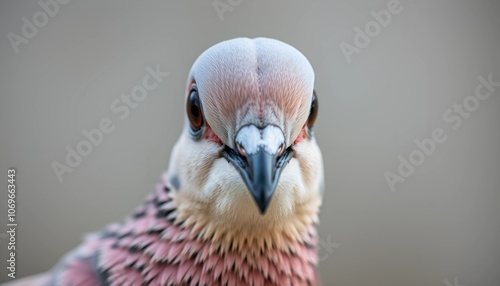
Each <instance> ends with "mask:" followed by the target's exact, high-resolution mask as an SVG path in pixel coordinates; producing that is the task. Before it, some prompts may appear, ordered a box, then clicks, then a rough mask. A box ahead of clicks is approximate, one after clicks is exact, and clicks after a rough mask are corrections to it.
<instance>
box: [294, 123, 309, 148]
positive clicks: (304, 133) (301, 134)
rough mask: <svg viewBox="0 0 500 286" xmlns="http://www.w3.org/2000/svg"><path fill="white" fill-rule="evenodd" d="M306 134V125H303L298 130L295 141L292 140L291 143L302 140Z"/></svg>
mask: <svg viewBox="0 0 500 286" xmlns="http://www.w3.org/2000/svg"><path fill="white" fill-rule="evenodd" d="M306 136H307V131H306V126H305V125H304V127H302V130H300V133H299V135H298V136H297V138H296V139H295V141H293V144H297V143H299V142H301V141H302V140H304V138H306Z"/></svg>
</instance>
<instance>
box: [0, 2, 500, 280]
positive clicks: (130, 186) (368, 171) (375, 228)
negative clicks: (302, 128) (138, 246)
mask: <svg viewBox="0 0 500 286" xmlns="http://www.w3.org/2000/svg"><path fill="white" fill-rule="evenodd" d="M42 2H44V3H46V2H49V0H42ZM61 2H62V0H61ZM220 3H223V4H220ZM215 4H216V5H218V6H220V7H225V8H226V9H227V11H225V12H221V15H218V13H217V11H216V9H215V8H214V2H213V1H212V0H209V1H194V0H191V1H75V0H73V1H71V2H69V3H67V4H64V5H63V4H58V5H59V6H58V11H57V12H55V13H52V14H53V17H52V16H50V15H49V16H47V18H46V19H44V17H43V15H42V14H43V13H45V15H47V13H48V12H43V11H44V10H43V8H42V7H41V6H40V4H39V3H38V1H16V0H11V1H1V2H0V37H1V40H0V170H1V172H0V186H1V189H2V194H1V203H0V214H1V216H0V218H1V219H0V223H1V225H2V227H1V228H0V240H2V241H1V242H0V257H1V260H2V261H5V260H6V258H7V249H6V248H7V241H6V238H5V236H2V235H1V233H3V234H4V233H5V231H6V229H4V227H3V225H5V224H6V213H7V203H6V201H7V195H6V193H7V192H6V191H7V187H6V186H7V169H8V168H9V167H15V168H17V184H18V185H17V188H18V208H17V211H18V222H19V227H18V233H17V239H18V252H17V260H18V265H17V266H18V268H17V271H18V273H17V276H18V277H22V276H26V275H30V274H34V273H37V272H42V271H46V270H48V269H49V268H50V267H52V265H53V264H54V263H56V261H57V260H58V259H59V258H60V256H61V255H63V254H64V253H66V252H67V251H69V250H71V249H72V248H74V247H75V246H76V245H78V243H79V242H80V240H81V237H82V235H83V234H84V233H86V232H90V231H94V230H98V229H99V228H101V227H102V226H103V225H105V224H107V223H108V222H112V221H115V220H119V219H121V218H123V217H124V216H125V215H126V214H128V213H130V212H131V211H132V210H133V209H134V207H135V206H136V205H138V204H139V203H141V202H142V200H143V198H144V196H145V195H146V194H147V193H148V192H150V191H151V190H152V189H153V186H154V185H155V183H156V182H157V181H158V178H159V176H160V174H161V172H162V171H164V170H165V169H166V166H167V163H168V160H169V155H170V151H171V148H172V146H173V144H174V143H175V141H176V139H177V137H178V135H179V133H180V130H181V127H182V126H181V125H182V122H183V114H182V112H183V111H184V100H183V96H184V94H183V90H184V85H185V81H186V76H187V73H188V70H189V68H190V67H191V64H192V63H193V61H194V60H195V59H196V57H197V56H198V55H199V54H200V53H201V52H202V51H204V50H205V49H206V48H208V47H209V46H211V45H213V44H215V43H217V42H219V41H222V40H225V39H229V38H233V37H238V36H246V37H257V36H265V37H272V38H277V39H280V40H282V41H285V42H287V43H289V44H291V45H293V46H295V47H296V48H297V49H299V50H300V51H302V52H303V53H304V54H305V55H306V57H308V59H309V60H310V61H311V63H312V65H313V67H314V68H315V72H316V90H317V92H318V94H319V102H320V115H319V119H318V122H317V126H316V136H317V138H318V141H319V144H320V146H321V148H322V151H323V154H324V160H325V172H326V192H325V195H324V204H323V207H322V211H321V225H320V226H319V232H320V235H321V240H322V247H321V249H320V255H321V257H322V260H323V261H322V262H321V267H320V270H321V276H322V280H323V282H324V285H340V286H359V285H374V286H377V285H380V286H392V285H394V286H401V285H405V286H422V285H426V286H429V285H441V286H443V285H445V286H449V285H463V286H498V285H500V87H496V90H494V88H495V87H494V86H493V87H492V86H490V87H489V88H491V89H492V90H493V91H491V92H490V90H489V89H488V88H487V87H483V88H482V89H480V92H481V93H482V94H485V93H487V92H490V94H491V96H490V97H489V98H488V99H485V100H477V99H476V100H474V99H473V98H471V97H474V94H475V90H476V86H478V84H481V82H480V81H479V80H478V76H482V77H484V78H486V79H487V78H488V75H490V74H491V75H492V80H493V81H497V82H499V81H500V17H499V16H498V15H499V14H500V3H499V2H498V1H494V0H491V1H465V0H442V1H431V0H427V1H424V0H421V1H411V0H401V2H400V4H399V5H397V3H396V2H394V0H376V1H374V0H363V1H361V0H358V1H347V0H345V1H284V0H283V1H250V0H240V1H238V0H231V1H229V2H227V1H226V0H220V1H219V0H217V1H215ZM224 5H226V6H224ZM388 5H389V7H391V9H392V10H393V11H394V12H396V13H392V12H390V13H391V20H390V23H384V26H386V27H383V26H382V25H380V24H378V27H379V28H380V29H379V30H378V29H377V24H373V23H371V21H374V16H373V15H372V14H371V13H370V11H372V10H374V11H376V12H378V11H380V10H382V9H384V10H388V9H389V8H388ZM48 9H52V10H50V11H52V12H54V9H55V8H54V7H52V8H48ZM221 9H222V8H221ZM39 11H42V12H39ZM37 13H38V14H37ZM382 14H383V13H382ZM382 14H380V15H382ZM384 15H386V14H384ZM33 16H37V17H38V18H37V20H35V21H38V22H37V23H38V24H39V25H40V26H41V27H39V28H37V30H38V31H37V33H36V34H35V35H33V34H34V33H33V31H28V29H27V28H25V30H26V31H24V32H25V34H27V35H28V36H30V37H31V38H28V37H24V36H23V25H25V23H24V22H23V17H25V18H26V19H27V20H28V21H30V22H31V23H33ZM380 17H382V16H380ZM45 20H46V21H45ZM44 21H45V22H44ZM385 21H388V20H387V18H385ZM366 26H368V29H371V30H369V31H368V33H370V34H371V35H373V37H371V36H368V37H369V43H367V41H366V38H365V39H362V38H359V37H358V39H357V40H358V41H361V43H358V45H357V46H356V43H355V36H356V34H357V33H358V32H356V31H357V29H356V27H358V28H360V29H361V30H362V31H365V27H366ZM29 32H32V33H31V34H30V33H29ZM9 33H14V34H16V35H18V36H19V37H23V38H24V41H23V40H20V39H19V38H16V39H17V41H18V42H16V41H15V42H16V43H17V44H16V45H13V44H12V43H11V38H12V37H13V36H12V35H13V34H9ZM9 35H10V36H9ZM363 40H364V42H363ZM19 41H22V42H19ZM342 43H344V44H342ZM346 45H350V51H351V52H353V51H354V50H356V53H353V54H352V55H351V56H350V63H348V58H349V57H346V56H345V53H344V52H343V51H342V49H341V46H343V47H344V48H345V47H346ZM16 47H17V48H16ZM16 49H18V51H17V53H16ZM157 65H159V67H160V70H162V71H164V72H168V73H169V76H168V77H167V78H166V79H165V80H164V81H163V82H162V83H160V84H159V85H158V87H157V88H155V89H154V90H152V91H151V92H150V93H149V94H148V96H147V98H146V99H145V100H144V101H142V102H140V103H138V106H137V107H136V108H135V109H131V110H130V114H129V115H128V116H127V117H126V118H125V119H123V120H121V119H120V118H119V117H118V116H119V115H120V114H121V113H118V114H117V113H114V112H113V111H112V110H111V104H112V102H113V101H115V100H116V99H120V96H121V94H123V93H127V94H130V91H131V89H133V88H134V87H135V86H137V85H141V83H142V79H143V77H144V76H145V75H146V74H147V71H146V67H148V66H150V67H152V68H155V67H156V66H157ZM468 97H469V98H468ZM467 98H468V99H467ZM464 100H466V103H467V104H468V106H469V108H470V109H473V111H470V112H469V111H464V112H463V114H467V115H457V114H459V113H456V112H455V111H451V112H452V113H448V114H447V115H448V121H450V122H446V121H445V120H444V119H443V114H445V113H447V110H448V109H453V108H454V107H453V106H454V104H463V103H464ZM476 102H478V106H475V103H476ZM476 108H477V109H476ZM452 116H455V117H452ZM456 116H459V117H460V120H461V121H462V122H461V124H460V126H459V127H458V128H456V130H455V129H453V128H452V127H457V125H458V123H457V122H458V120H459V119H457V118H456ZM465 117H467V118H465ZM103 118H109V119H110V120H112V122H113V123H114V125H115V130H114V131H113V132H111V133H110V134H105V136H104V139H103V141H102V143H101V144H100V145H99V146H96V147H94V148H93V150H92V152H91V153H90V155H88V156H87V157H84V158H83V160H82V162H81V164H79V165H78V166H77V167H75V168H74V170H73V171H72V172H71V173H65V174H64V175H63V181H62V182H59V181H58V179H57V177H56V175H55V173H54V171H53V169H52V166H51V164H52V162H54V161H57V162H60V163H64V162H65V156H66V150H65V148H66V146H71V148H76V146H77V144H78V143H79V142H80V141H82V139H84V138H85V137H84V136H83V135H82V130H84V129H86V130H90V129H93V128H97V127H98V125H99V122H100V121H101V120H102V119H103ZM435 128H441V129H442V130H443V132H444V133H445V136H446V137H447V140H446V141H445V142H444V143H441V144H436V147H435V150H434V152H433V153H432V154H430V155H429V156H426V157H425V161H424V162H423V163H422V164H421V165H420V166H417V167H415V169H414V171H413V173H412V174H411V175H409V176H408V177H407V178H403V177H401V178H400V179H404V182H397V183H396V184H395V186H394V187H395V191H391V188H390V186H389V184H388V182H387V181H386V178H385V177H384V174H385V173H386V172H392V173H393V174H394V175H398V176H399V174H398V165H399V164H400V159H398V157H399V156H400V155H401V156H403V157H404V158H406V159H405V160H409V157H410V154H412V152H413V151H414V150H418V147H417V146H416V145H415V143H414V141H415V140H416V139H418V140H424V139H425V138H431V136H432V135H431V134H432V132H433V130H434V129H435ZM413 153H414V158H413V159H414V161H415V160H417V161H418V160H421V158H419V157H418V152H417V153H415V152H413ZM415 156H417V157H415ZM417 161H415V162H417ZM418 163H419V164H420V163H421V162H418ZM4 258H5V259H4ZM0 265H4V266H5V262H2V263H0ZM4 266H2V270H1V271H0V273H1V276H0V281H7V280H8V279H9V278H8V277H7V276H6V269H5V267H4Z"/></svg>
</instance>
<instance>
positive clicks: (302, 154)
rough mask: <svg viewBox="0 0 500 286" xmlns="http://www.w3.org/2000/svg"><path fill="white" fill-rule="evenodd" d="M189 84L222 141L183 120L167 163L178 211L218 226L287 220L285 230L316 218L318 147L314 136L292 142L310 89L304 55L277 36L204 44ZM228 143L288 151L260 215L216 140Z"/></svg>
mask: <svg viewBox="0 0 500 286" xmlns="http://www.w3.org/2000/svg"><path fill="white" fill-rule="evenodd" d="M192 84H196V86H197V89H198V92H199V96H200V100H201V103H202V107H203V114H204V116H205V120H206V122H207V123H208V125H209V126H210V128H211V129H212V130H213V132H214V133H215V134H216V136H217V137H219V138H220V139H221V141H222V145H220V144H217V143H214V142H211V141H209V140H207V139H205V138H202V139H201V140H193V138H191V135H190V132H189V131H188V129H189V124H186V126H185V130H184V132H183V133H182V135H181V138H180V139H179V141H178V142H177V144H176V146H175V147H174V150H173V152H172V156H171V160H170V164H169V168H168V173H169V175H170V176H171V177H173V176H175V177H176V180H177V181H178V190H177V192H174V194H175V200H176V202H177V204H178V207H179V211H181V212H184V213H185V215H186V216H196V217H199V219H200V220H201V218H202V217H203V218H205V217H206V219H207V220H208V221H212V222H213V223H217V225H218V227H219V228H220V231H223V230H225V229H231V228H233V229H240V230H241V229H242V228H243V227H250V228H251V227H254V228H255V227H258V228H260V229H261V230H262V231H264V230H265V229H273V228H275V229H281V228H283V225H285V226H287V227H288V226H290V227H291V228H290V232H291V233H289V234H288V235H294V233H296V231H298V229H299V228H304V227H305V226H304V225H305V224H307V223H308V222H309V223H312V222H313V221H315V220H317V212H318V208H319V205H320V203H321V193H320V188H321V186H322V181H323V163H322V158H321V152H320V150H319V147H318V145H317V144H316V141H315V140H314V138H305V139H303V140H301V141H300V143H296V144H294V141H295V139H296V138H297V136H298V135H299V133H300V134H302V133H301V132H303V131H304V128H305V127H304V126H305V123H306V120H307V118H308V115H309V111H310V106H311V99H312V93H313V86H314V72H313V70H312V67H311V65H310V64H309V62H308V61H307V59H306V58H305V57H304V56H303V55H302V54H301V53H300V52H299V51H297V50H296V49H295V48H293V47H291V46H289V45H287V44H285V43H282V42H279V41H277V40H272V39H265V38H258V39H246V38H238V39H234V40H229V41H225V42H222V43H219V44H217V45H215V46H213V47H211V48H209V49H208V50H207V51H205V52H204V53H203V54H202V55H201V56H200V57H199V58H198V59H197V60H196V62H195V63H194V65H193V67H192V69H191V72H190V75H189V78H188V85H187V91H189V89H190V88H191V85H192ZM235 143H239V144H240V145H242V146H243V147H244V148H245V152H247V153H248V154H253V153H255V152H257V150H258V149H259V148H265V150H266V151H267V152H268V153H270V154H276V152H278V149H279V148H280V147H281V146H282V145H284V147H285V148H288V147H289V146H291V148H292V150H293V151H294V157H293V158H292V159H291V160H290V162H289V163H288V164H287V165H286V167H285V168H284V169H283V172H282V175H281V178H280V180H279V182H278V185H277V188H276V192H275V194H274V196H273V198H272V200H271V203H270V205H269V207H268V210H267V212H266V215H261V214H260V213H259V212H258V209H257V207H256V205H255V203H254V201H253V199H252V197H251V196H250V194H249V192H248V190H247V188H246V186H245V183H244V182H243V180H242V178H241V176H240V175H239V174H238V172H237V170H236V169H235V167H234V166H233V165H232V164H230V163H228V161H227V160H226V159H225V158H223V157H221V151H222V149H223V148H224V145H227V146H228V147H230V148H233V149H235V148H236V146H235ZM203 220H204V219H203ZM242 223H244V224H245V225H244V226H242V225H241V224H242ZM295 228H296V229H295ZM293 229H295V230H293ZM251 231H253V230H252V229H250V232H251Z"/></svg>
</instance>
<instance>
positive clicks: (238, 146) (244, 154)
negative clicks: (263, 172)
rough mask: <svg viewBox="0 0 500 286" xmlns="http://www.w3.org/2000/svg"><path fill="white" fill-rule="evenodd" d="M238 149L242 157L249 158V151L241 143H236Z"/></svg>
mask: <svg viewBox="0 0 500 286" xmlns="http://www.w3.org/2000/svg"><path fill="white" fill-rule="evenodd" d="M236 148H238V152H240V155H241V156H244V157H246V156H247V151H246V150H245V148H244V147H243V146H241V145H240V144H239V143H236Z"/></svg>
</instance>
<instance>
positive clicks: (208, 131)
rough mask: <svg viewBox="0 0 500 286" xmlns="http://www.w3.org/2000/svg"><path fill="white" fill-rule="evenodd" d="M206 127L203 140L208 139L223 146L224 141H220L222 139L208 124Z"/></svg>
mask: <svg viewBox="0 0 500 286" xmlns="http://www.w3.org/2000/svg"><path fill="white" fill-rule="evenodd" d="M206 125H207V126H206V127H205V134H204V135H203V138H205V139H207V140H208V141H210V142H214V143H216V144H219V145H222V140H220V138H219V137H217V135H216V134H215V133H214V131H213V130H212V128H211V127H210V125H208V123H206Z"/></svg>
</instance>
